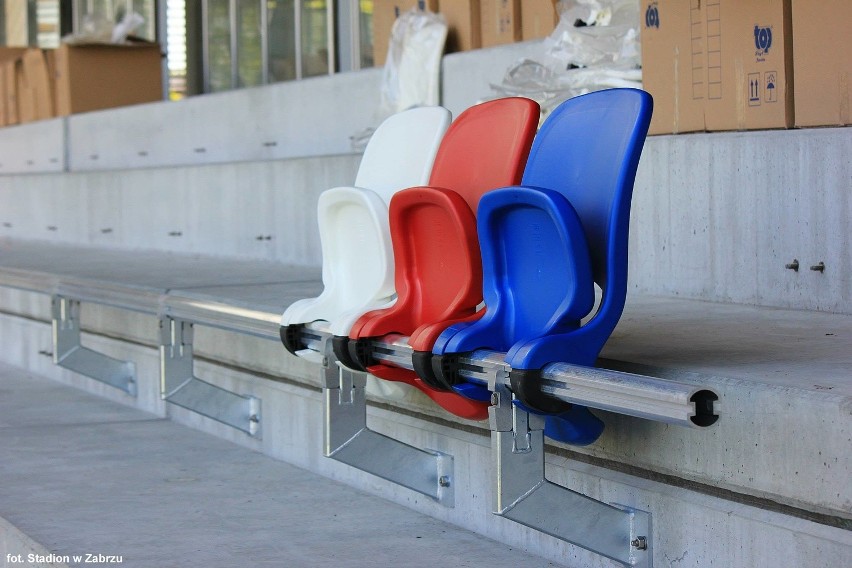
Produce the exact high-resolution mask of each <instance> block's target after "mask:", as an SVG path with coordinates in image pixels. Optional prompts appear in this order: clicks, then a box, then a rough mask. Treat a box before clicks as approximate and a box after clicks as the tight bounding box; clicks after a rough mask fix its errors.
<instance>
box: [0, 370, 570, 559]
mask: <svg viewBox="0 0 852 568" xmlns="http://www.w3.org/2000/svg"><path fill="white" fill-rule="evenodd" d="M0 517H2V519H5V522H2V519H0V547H2V548H0V565H2V566H37V565H42V566H44V565H53V566H62V565H80V566H87V565H90V563H87V562H86V560H85V556H86V554H94V555H95V558H96V559H97V555H103V556H106V557H109V556H117V557H120V558H121V560H122V561H121V563H120V564H119V563H118V562H110V561H104V562H101V563H100V564H115V565H121V566H127V567H133V566H139V567H144V568H148V567H151V566H164V567H165V566H210V567H215V566H221V567H230V566H294V567H296V566H305V567H315V566H329V567H335V568H338V567H341V566H423V567H432V566H493V567H506V568H509V567H514V566H536V567H545V566H557V564H555V563H552V562H549V561H547V560H545V559H543V558H541V557H538V556H536V555H534V554H530V553H527V552H525V551H523V550H519V549H517V548H512V547H509V546H506V545H504V544H500V543H498V542H495V541H492V540H489V539H487V538H484V537H482V536H479V535H476V534H474V533H472V532H469V531H466V530H462V529H459V528H457V527H452V526H450V525H447V524H446V523H443V522H441V521H439V520H437V519H434V518H431V517H429V516H427V515H424V514H422V513H417V512H414V511H412V510H410V509H407V508H405V507H403V506H401V505H397V504H394V503H391V502H388V501H385V500H383V499H381V498H378V497H375V496H371V495H367V494H365V493H363V492H361V491H358V490H356V489H353V488H351V487H348V486H346V485H343V484H342V483H338V482H335V481H332V480H329V479H327V478H324V477H321V476H319V475H317V474H314V473H311V472H308V471H305V470H304V469H300V468H297V467H293V466H291V465H288V464H286V463H283V462H280V461H276V460H274V459H271V458H269V457H266V456H264V455H262V454H260V453H258V452H255V451H251V450H249V449H246V448H241V447H239V446H236V445H234V444H229V443H227V442H225V441H222V440H220V439H217V438H215V437H213V436H209V435H206V434H203V433H200V432H197V431H194V430H191V429H189V428H186V427H184V426H181V425H178V424H175V423H174V422H171V421H168V420H163V419H162V418H160V417H158V416H156V415H152V414H149V413H145V412H141V411H139V410H135V409H132V408H128V407H126V406H122V405H119V404H116V403H114V402H110V401H106V400H103V399H100V398H97V397H95V396H93V395H91V394H87V393H84V392H82V391H79V390H76V389H72V388H69V387H67V386H63V385H60V384H58V383H55V382H52V381H49V380H46V379H44V378H41V377H37V376H34V375H32V374H31V373H27V372H26V371H23V370H20V369H15V368H11V367H8V366H5V365H2V366H0ZM22 535H24V536H22ZM29 554H35V555H41V556H46V555H50V554H53V555H55V556H56V557H60V562H57V563H53V564H50V563H48V562H42V563H38V562H26V560H27V557H28V555H29ZM8 555H12V557H16V556H17V555H22V558H23V559H24V560H25V562H22V563H18V562H14V561H10V559H9V556H8ZM74 555H82V556H83V557H84V558H83V560H82V561H80V562H74V558H73V557H74ZM62 557H71V558H70V561H69V560H65V561H64V562H63V561H62Z"/></svg>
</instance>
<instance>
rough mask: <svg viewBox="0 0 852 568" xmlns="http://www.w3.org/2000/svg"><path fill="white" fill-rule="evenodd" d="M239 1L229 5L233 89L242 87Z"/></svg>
mask: <svg viewBox="0 0 852 568" xmlns="http://www.w3.org/2000/svg"><path fill="white" fill-rule="evenodd" d="M237 8H238V7H237V0H231V1H230V2H229V5H228V10H229V13H228V17H229V19H230V28H231V37H230V40H231V88H232V89H237V88H239V86H240V84H239V83H240V41H239V39H240V38H239V36H238V35H237V32H238V31H239V27H240V19H239V13H238V12H237Z"/></svg>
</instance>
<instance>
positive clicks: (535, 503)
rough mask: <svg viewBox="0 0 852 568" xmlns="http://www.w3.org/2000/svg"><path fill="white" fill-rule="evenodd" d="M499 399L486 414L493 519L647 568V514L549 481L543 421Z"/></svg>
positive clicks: (649, 540)
mask: <svg viewBox="0 0 852 568" xmlns="http://www.w3.org/2000/svg"><path fill="white" fill-rule="evenodd" d="M500 395H501V396H498V397H496V398H493V399H492V403H494V404H493V405H492V406H491V408H490V409H489V418H490V425H491V446H492V453H493V459H494V469H495V471H496V472H497V479H496V480H495V484H494V504H495V510H494V514H495V515H499V516H501V517H505V518H507V519H511V520H513V521H515V522H518V523H521V524H522V525H526V526H528V527H530V528H533V529H535V530H538V531H541V532H543V533H546V534H549V535H551V536H553V537H556V538H558V539H561V540H564V541H567V542H570V543H571V544H575V545H577V546H579V547H582V548H585V549H587V550H590V551H592V552H595V553H597V554H600V555H602V556H606V557H607V558H611V559H612V560H615V561H616V562H619V563H621V564H623V565H625V566H635V567H640V568H651V566H652V538H651V514H650V513H647V512H645V511H639V510H636V509H632V508H629V507H624V506H621V505H614V504H612V505H611V504H607V503H603V502H601V501H597V500H595V499H592V498H591V497H588V496H586V495H583V494H581V493H577V492H575V491H571V490H570V489H568V488H566V487H562V486H561V485H557V484H555V483H551V482H550V481H547V479H545V476H544V419H543V417H541V416H537V415H535V414H531V413H528V412H526V411H524V410H522V409H520V408H518V407H517V406H516V405H515V404H514V403H513V398H514V397H512V396H505V393H504V392H501V393H500Z"/></svg>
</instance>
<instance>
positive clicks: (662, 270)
mask: <svg viewBox="0 0 852 568" xmlns="http://www.w3.org/2000/svg"><path fill="white" fill-rule="evenodd" d="M849 132H850V129H848V128H825V129H813V130H795V131H766V132H742V133H716V134H692V135H680V136H656V137H651V138H649V139H648V140H647V142H646V144H645V150H644V152H643V155H642V160H641V162H640V166H639V172H638V175H637V180H636V186H635V190H634V198H633V215H632V221H631V243H630V285H631V288H632V289H633V290H635V291H640V292H645V293H651V294H662V295H666V296H670V295H673V296H682V297H687V298H699V299H705V300H711V301H721V302H734V303H743V304H751V305H763V306H778V307H789V308H798V309H808V310H823V311H830V312H837V313H852V276H850V275H852V242H850V233H849V231H848V227H849V224H850V219H852V200H850V198H849V189H848V188H849V187H850V185H852V164H850V160H849V156H850V155H852V137H850V136H849ZM358 162H359V156H358V155H355V154H344V155H334V156H324V157H315V158H294V159H286V160H264V161H241V162H229V163H221V164H209V165H191V166H175V167H158V168H144V169H142V168H134V169H124V170H103V171H90V172H71V173H45V174H30V175H23V174H17V175H5V176H0V236H8V237H12V238H18V239H35V240H49V241H53V242H65V243H74V244H85V245H95V246H105V247H118V248H134V249H140V248H141V249H153V250H168V251H175V252H188V253H199V254H210V255H219V256H240V257H248V258H257V259H268V260H274V261H279V262H286V263H295V264H305V265H311V266H318V265H319V264H320V262H321V259H320V252H319V241H318V234H317V229H316V221H315V215H314V211H315V207H316V199H317V197H318V195H319V193H320V192H322V191H323V190H325V189H328V188H330V187H334V186H337V185H345V184H349V183H351V182H352V180H354V178H355V173H356V172H357V167H358ZM177 233H180V234H179V235H178V234H177ZM258 237H261V240H258ZM266 237H271V238H270V239H266ZM794 258H795V259H798V260H799V263H800V265H801V268H800V270H799V271H798V272H794V271H792V270H787V269H785V268H784V266H785V264H787V263H789V262H791V261H792V260H793V259H794ZM819 262H824V263H825V266H826V269H825V271H824V272H823V273H820V272H815V271H811V270H809V267H810V266H812V265H816V264H817V263H819Z"/></svg>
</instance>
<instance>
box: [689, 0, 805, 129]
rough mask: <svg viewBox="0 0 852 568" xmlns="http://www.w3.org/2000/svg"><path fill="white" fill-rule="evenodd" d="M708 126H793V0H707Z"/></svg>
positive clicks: (705, 21)
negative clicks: (791, 19) (791, 9)
mask: <svg viewBox="0 0 852 568" xmlns="http://www.w3.org/2000/svg"><path fill="white" fill-rule="evenodd" d="M703 5H704V6H703V7H704V26H705V30H706V36H705V40H704V41H705V50H706V57H705V61H706V62H707V63H706V65H707V99H706V101H705V106H704V123H705V126H706V127H707V130H751V129H760V128H785V127H792V126H793V81H792V77H793V75H792V51H793V50H792V45H793V41H792V33H791V22H790V0H746V1H742V0H741V1H736V0H704V1H703Z"/></svg>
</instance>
